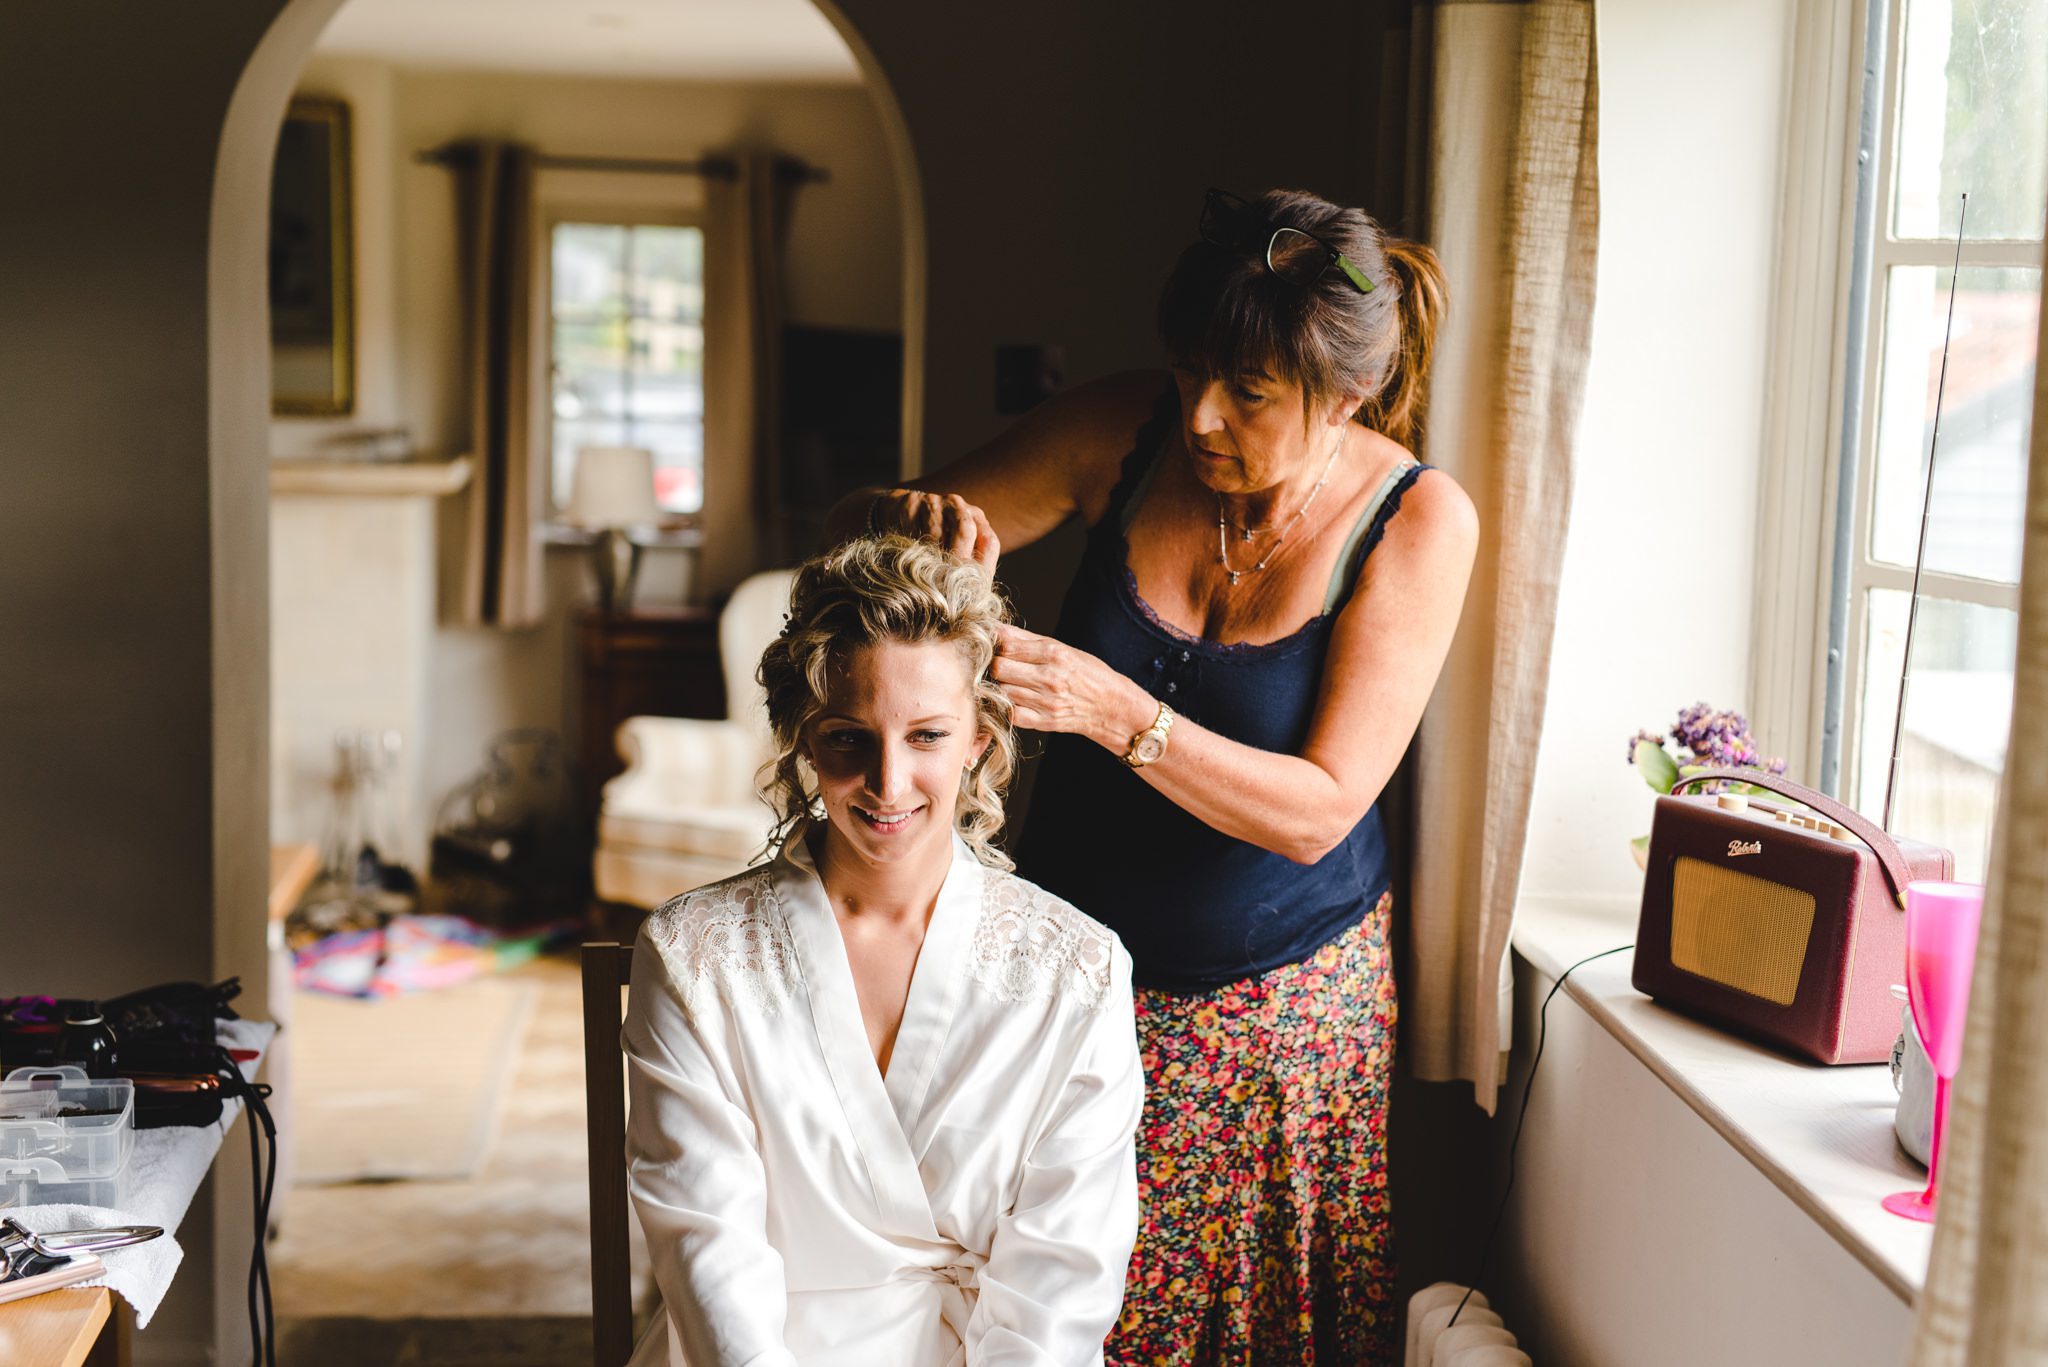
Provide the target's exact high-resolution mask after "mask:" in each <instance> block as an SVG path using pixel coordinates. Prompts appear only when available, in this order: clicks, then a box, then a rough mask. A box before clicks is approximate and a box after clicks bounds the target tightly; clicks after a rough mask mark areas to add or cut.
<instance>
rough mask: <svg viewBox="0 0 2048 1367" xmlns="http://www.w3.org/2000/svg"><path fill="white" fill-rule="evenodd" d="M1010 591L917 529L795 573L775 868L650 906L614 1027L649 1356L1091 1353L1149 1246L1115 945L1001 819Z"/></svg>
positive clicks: (1010, 762) (778, 726)
mask: <svg viewBox="0 0 2048 1367" xmlns="http://www.w3.org/2000/svg"><path fill="white" fill-rule="evenodd" d="M1005 616H1006V613H1005V609H1004V607H1003V603H1002V600H1001V599H1000V598H999V597H998V596H997V595H996V593H995V590H994V589H993V587H992V586H991V585H990V583H989V580H988V578H987V576H986V574H985V573H984V572H983V571H981V570H979V569H977V568H976V567H975V566H973V565H972V564H970V563H968V562H967V561H965V560H961V559H957V558H955V557H954V556H952V555H949V554H948V553H946V552H945V551H943V550H941V549H939V548H938V547H936V546H933V545H931V544H929V543H923V542H913V541H910V540H907V539H905V538H902V537H886V538H882V539H879V540H875V539H870V540H861V541H854V542H850V543H848V544H847V545H844V546H841V547H840V548H839V549H837V550H836V551H833V552H831V553H830V554H829V555H826V556H822V557H820V558H818V559H816V560H813V561H811V562H810V563H809V564H807V565H805V566H804V567H803V568H802V570H801V571H799V573H798V575H797V579H796V583H795V586H794V588H793V589H792V591H791V597H790V613H789V620H788V622H787V623H786V625H785V626H784V628H783V631H782V635H781V636H780V637H778V638H777V639H776V641H775V643H774V644H773V645H771V646H770V647H769V648H768V651H767V653H766V654H765V655H764V656H762V659H761V669H760V680H761V683H762V685H763V687H765V688H766V690H767V695H768V720H769V724H770V727H771V729H772V731H773V734H774V738H775V747H776V751H777V755H778V757H777V759H776V760H775V762H774V764H773V766H772V778H771V780H770V788H771V796H772V798H773V801H774V803H775V805H776V807H777V811H778V815H779V816H780V823H779V825H778V827H777V829H776V831H775V834H774V836H773V837H772V839H771V843H772V844H779V846H780V851H779V853H778V854H777V855H776V857H775V858H774V860H773V862H771V863H769V864H767V865H766V866H764V867H761V868H758V869H754V870H749V871H748V872H746V873H743V874H740V875H738V876H736V877H733V878H729V879H726V880H725V881H723V882H719V883H714V884H712V885H710V886H709V887H705V888H700V889H698V890H696V891H695V892H691V893H687V894H685V895H684V896H681V897H678V898H676V899H675V900H674V901H672V902H670V903H668V904H667V905H665V906H663V907H661V908H660V909H658V910H657V911H655V912H654V913H653V914H652V915H651V916H650V917H649V918H648V921H647V925H646V928H645V929H644V930H643V931H642V932H641V935H640V940H639V944H638V946H637V947H636V949H635V953H634V963H633V989H632V993H631V998H632V1000H631V1007H630V1009H629V1011H628V1012H627V1016H626V1027H625V1045H626V1054H627V1064H628V1087H629V1094H630V1097H631V1102H632V1110H631V1121H630V1124H629V1126H628V1134H627V1158H628V1163H629V1167H630V1174H631V1176H630V1184H631V1191H632V1196H633V1203H634V1206H635V1208H636V1209H637V1210H638V1212H639V1215H640V1221H641V1225H642V1226H643V1228H644V1229H645V1231H646V1234H647V1242H648V1246H649V1248H650V1249H651V1251H652V1254H653V1261H654V1273H655V1280H656V1281H657V1282H658V1283H659V1285H660V1287H661V1292H662V1296H663V1299H664V1300H665V1301H666V1303H667V1313H666V1315H665V1317H664V1319H665V1323H658V1324H657V1325H656V1326H655V1328H654V1329H653V1330H651V1331H650V1332H649V1333H648V1335H647V1336H646V1338H645V1339H643V1340H642V1341H641V1343H640V1346H639V1351H638V1352H637V1353H636V1354H635V1356H634V1362H635V1363H636V1364H646V1363H663V1362H665V1363H669V1364H672V1365H680V1364H689V1367H712V1365H713V1364H718V1365H720V1367H723V1365H724V1364H749V1367H766V1365H767V1364H785V1363H801V1364H805V1367H814V1365H816V1367H822V1365H824V1364H834V1365H837V1364H844V1367H879V1365H880V1364H887V1367H919V1364H925V1363H929V1364H933V1367H944V1365H946V1364H957V1363H964V1364H970V1365H971V1367H981V1365H982V1364H997V1363H1003V1364H1011V1363H1016V1364H1023V1363H1031V1364H1052V1363H1074V1364H1084V1363H1087V1364H1092V1363H1099V1362H1100V1361H1101V1360H1102V1341H1103V1337H1104V1336H1105V1335H1106V1334H1107V1333H1108V1331H1109V1328H1110V1326H1111V1324H1112V1323H1113V1322H1114V1321H1115V1320H1116V1317H1117V1311H1118V1307H1119V1305H1120V1304H1121V1302H1122V1299H1123V1289H1124V1272H1125V1267H1126V1264H1127V1263H1128V1261H1129V1258H1130V1252H1131V1245H1132V1243H1133V1242H1134V1241H1135V1239H1136V1237H1137V1226H1138V1201H1137V1176H1136V1166H1135V1156H1134V1155H1135V1148H1134V1143H1135V1141H1134V1135H1135V1132H1136V1129H1137V1123H1138V1116H1139V1112H1140V1110H1141V1108H1142V1105H1143V1085H1144V1084H1143V1080H1142V1072H1141V1068H1140V1065H1139V1061H1138V1050H1137V1044H1136V1039H1135V1032H1134V1029H1133V1025H1132V1015H1131V986H1130V975H1131V963H1130V958H1129V956H1128V955H1126V954H1125V952H1124V949H1123V946H1122V945H1121V944H1119V943H1118V941H1117V938H1116V936H1115V935H1114V934H1112V933H1111V932H1110V931H1108V930H1107V929H1105V928H1104V927H1102V926H1101V925H1099V924H1097V923H1096V922H1094V921H1092V920H1090V919H1089V918H1088V917H1086V916H1084V915H1082V914H1081V913H1080V912H1078V911H1076V910H1075V909H1074V908H1072V907H1070V906H1068V905H1067V904H1066V903H1064V902H1062V901H1060V900H1059V899H1058V898H1056V897H1053V896H1051V895H1049V894H1047V893H1045V892H1042V891H1040V890H1039V889H1038V888H1036V887H1034V886H1032V885H1031V884H1029V883H1027V882H1025V881H1023V880H1022V879H1020V878H1018V877H1016V876H1015V875H1013V874H1011V873H1009V872H1008V871H1007V870H1008V868H1009V866H1010V861H1009V860H1008V859H1007V858H1006V857H1005V856H1004V855H1003V854H1002V853H1001V852H1000V851H998V850H997V849H996V848H995V847H994V846H993V844H992V843H991V841H992V839H993V837H994V836H995V834H996V832H997V831H998V830H999V829H1000V827H1001V825H1002V807H1001V798H1002V790H1003V785H1004V784H1005V783H1006V782H1007V781H1008V779H1009V777H1010V773H1011V770H1012V767H1013V766H1014V763H1015V758H1016V743H1015V737H1014V734H1013V732H1012V729H1011V723H1010V705H1009V703H1008V702H1007V701H1006V699H1005V698H1004V695H1003V692H1002V690H1001V689H1000V688H998V687H997V686H996V685H995V684H994V683H992V682H991V681H990V679H989V666H990V663H991V661H992V660H993V659H994V656H995V648H996V635H997V628H998V626H999V625H1000V624H1001V623H1002V622H1003V621H1004V619H1005Z"/></svg>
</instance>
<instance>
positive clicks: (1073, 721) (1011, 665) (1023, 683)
mask: <svg viewBox="0 0 2048 1367" xmlns="http://www.w3.org/2000/svg"><path fill="white" fill-rule="evenodd" d="M989 672H990V676H991V677H992V678H994V679H995V681H996V682H997V683H999V684H1001V685H1002V687H1003V691H1004V692H1005V693H1007V694H1009V697H1010V706H1011V708H1012V709H1013V714H1014V716H1015V719H1016V722H1017V725H1019V726H1022V727H1027V728H1029V729H1030V730H1033V731H1065V732H1068V733H1070V734H1073V735H1077V736H1086V737H1088V738H1089V739H1091V740H1093V741H1095V742H1097V743H1098V744H1101V745H1104V746H1107V747H1109V748H1111V749H1113V750H1115V751H1116V752H1117V753H1119V754H1121V753H1123V751H1124V749H1125V748H1126V747H1127V746H1128V745H1129V744H1130V738H1131V737H1132V736H1134V735H1136V734H1137V733H1138V732H1140V731H1142V730H1144V729H1145V728H1146V727H1147V726H1150V725H1151V724H1152V720H1153V718H1154V717H1155V716H1157V715H1158V704H1157V703H1155V702H1153V701H1152V700H1151V698H1150V697H1149V696H1148V695H1147V694H1146V693H1145V690H1144V689H1142V688H1140V687H1139V686H1138V685H1137V684H1136V683H1135V682H1133V681H1132V680H1130V679H1128V678H1126V677H1124V676H1123V675H1122V674H1119V673H1117V672H1116V671H1115V670H1114V669H1111V668H1110V667H1109V666H1108V665H1106V664H1104V663H1103V662H1102V661H1101V660H1098V659H1096V658H1095V657H1094V656H1093V655H1090V654H1089V653H1088V652H1087V651H1085V650H1076V649H1074V647H1072V646H1070V645H1068V644H1066V643H1065V642H1063V641H1056V640H1054V639H1053V638H1052V637H1050V636H1040V635H1038V634H1037V633H1036V632H1031V631H1026V630H1024V628H1022V627H1011V626H1006V627H1003V628H1001V634H1000V636H999V637H998V638H997V642H996V658H995V664H994V667H993V668H992V669H991V670H990V671H989ZM1140 712H1142V713H1143V714H1144V715H1143V716H1138V715H1137V714H1138V713H1140ZM1133 718H1135V720H1133Z"/></svg>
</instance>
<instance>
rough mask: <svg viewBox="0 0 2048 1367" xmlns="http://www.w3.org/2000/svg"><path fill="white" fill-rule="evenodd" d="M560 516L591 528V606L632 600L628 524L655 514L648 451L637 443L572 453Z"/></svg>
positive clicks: (636, 555)
mask: <svg viewBox="0 0 2048 1367" xmlns="http://www.w3.org/2000/svg"><path fill="white" fill-rule="evenodd" d="M562 518H563V520H564V521H566V522H569V523H572V524H574V525H575V526H578V527H584V528H587V529H589V530H591V531H593V532H596V533H597V537H596V539H595V540H594V541H593V542H592V543H591V553H592V555H593V556H594V557H595V562H594V563H595V567H596V570H597V606H598V610H599V611H600V612H603V613H605V614H606V615H607V616H609V615H611V614H613V613H618V612H625V611H626V610H628V609H629V608H631V607H632V605H633V579H634V577H635V576H636V575H638V574H639V572H640V547H639V546H638V545H637V544H635V542H634V541H633V538H632V536H631V534H630V533H629V531H628V530H627V529H628V528H631V527H636V526H644V525H646V524H648V523H651V522H656V521H659V520H660V518H661V505H660V504H659V503H657V502H655V499H654V453H653V452H652V451H649V450H647V449H646V448H645V447H641V446H586V447H583V448H582V449H581V450H579V451H578V452H577V453H576V479H575V483H574V485H573V487H572V489H571V491H570V494H569V506H568V507H567V508H565V509H563V511H562Z"/></svg>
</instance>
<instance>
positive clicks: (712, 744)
mask: <svg viewBox="0 0 2048 1367" xmlns="http://www.w3.org/2000/svg"><path fill="white" fill-rule="evenodd" d="M791 578H792V574H791V571H789V570H768V571H765V572H763V573H761V574H757V575H754V576H752V577H751V578H749V579H747V580H745V581H744V582H742V583H741V584H740V586H739V587H738V588H736V589H734V590H733V594H732V598H731V599H730V600H729V601H728V602H727V603H726V606H725V610H724V611H723V612H722V613H720V614H719V618H718V656H719V664H720V667H721V669H722V670H723V672H724V674H725V696H726V711H727V714H728V715H727V716H726V718H725V719H724V720H723V721H704V720H699V719H692V718H688V717H629V718H627V719H626V721H625V722H624V723H623V724H621V725H620V727H619V730H618V738H617V743H618V748H619V757H620V758H621V759H623V760H624V761H625V762H626V771H625V772H624V773H622V774H620V775H619V776H618V777H617V778H615V779H613V780H612V781H611V782H609V783H607V784H605V786H604V804H603V808H602V810H601V811H600V812H599V814H598V827H597V857H596V861H595V870H594V871H595V874H596V879H597V892H598V895H599V896H600V897H603V898H605V899H606V900H608V901H613V902H624V903H627V904H629V905H632V906H639V907H657V906H660V905H661V904H662V903H663V902H666V901H667V900H668V899H669V898H671V897H674V896H675V895H676V894H678V893H682V892H688V891H689V890H690V889H691V888H696V887H702V886H703V885H704V884H706V883H710V882H715V881H717V880H718V879H720V878H724V877H727V876H729V875H731V874H735V873H738V872H739V871H740V870H741V869H743V868H745V867H746V866H747V865H748V864H749V863H751V862H753V860H754V858H755V856H757V855H758V854H760V852H761V849H762V847H763V845H764V844H765V843H766V841H767V837H768V829H769V826H770V825H771V824H772V822H773V819H774V818H773V816H772V814H771V813H770V811H769V809H768V806H767V804H766V803H764V802H763V801H762V800H761V798H760V796H759V794H758V792H757V790H756V788H755V780H756V776H757V775H758V773H759V772H760V769H761V766H762V765H764V764H766V763H767V762H768V760H769V757H770V756H769V750H770V743H769V737H768V718H767V714H766V711H765V705H764V701H763V699H762V696H761V686H760V685H759V684H757V683H756V682H754V669H755V666H756V665H758V664H759V663H760V659H761V652H762V651H764V650H766V649H767V648H768V643H769V642H770V641H772V640H774V639H775V634H776V633H777V632H778V631H780V630H781V629H782V618H783V614H784V613H785V612H786V611H787V610H788V608H789V587H790V580H791Z"/></svg>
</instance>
